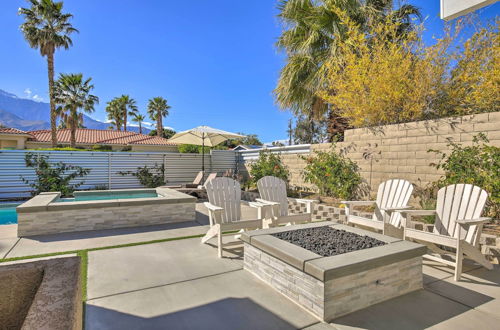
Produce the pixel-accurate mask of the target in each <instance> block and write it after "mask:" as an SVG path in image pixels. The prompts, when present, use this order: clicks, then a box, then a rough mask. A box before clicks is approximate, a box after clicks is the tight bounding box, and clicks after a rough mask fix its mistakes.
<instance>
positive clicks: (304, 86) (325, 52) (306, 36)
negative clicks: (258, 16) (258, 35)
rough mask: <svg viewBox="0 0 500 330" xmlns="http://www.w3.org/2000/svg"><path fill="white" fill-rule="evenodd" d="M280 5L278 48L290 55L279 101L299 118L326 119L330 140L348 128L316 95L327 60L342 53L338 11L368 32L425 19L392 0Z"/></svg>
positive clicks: (286, 1) (285, 0) (403, 29)
mask: <svg viewBox="0 0 500 330" xmlns="http://www.w3.org/2000/svg"><path fill="white" fill-rule="evenodd" d="M278 9H279V11H280V13H279V15H278V17H279V19H280V20H281V22H282V24H283V32H282V34H281V36H280V37H279V39H278V41H277V43H276V46H277V48H278V49H279V50H281V51H283V52H284V53H285V54H286V57H287V58H286V64H285V66H284V67H283V68H282V70H281V73H280V77H279V80H278V83H277V86H276V88H275V90H274V94H275V98H276V102H277V103H278V105H279V106H280V107H281V108H282V109H284V110H291V111H292V113H293V114H294V115H296V116H299V115H304V116H306V117H308V118H310V120H311V121H312V120H313V119H316V120H318V119H326V120H327V121H328V135H329V139H330V140H333V139H334V138H335V136H336V135H337V134H338V133H341V132H343V130H344V129H345V128H346V126H347V122H346V121H345V119H344V118H342V117H341V116H339V115H338V111H336V109H333V108H332V107H331V106H329V105H328V104H326V103H325V102H324V100H322V99H321V98H320V97H318V96H317V93H318V91H319V90H321V89H324V87H325V83H326V81H325V78H326V74H325V67H324V64H325V63H326V62H327V61H329V60H332V59H335V57H336V56H339V55H338V54H337V52H336V49H335V48H336V47H335V45H336V43H337V42H339V41H340V42H341V41H342V40H343V39H344V38H345V36H346V32H347V31H346V27H345V26H344V25H343V24H341V20H340V18H339V16H338V15H337V10H338V9H341V10H342V11H344V12H345V13H346V14H347V15H348V16H349V17H350V18H351V19H352V20H353V21H354V22H356V23H357V24H359V26H361V27H363V28H364V29H366V30H367V31H368V30H369V28H370V26H372V25H373V24H374V23H375V22H381V21H386V20H389V21H394V22H398V23H399V24H400V25H399V26H400V31H399V32H400V34H401V35H404V34H405V33H407V32H408V31H411V30H412V29H413V24H412V22H413V18H414V17H416V18H419V19H421V17H420V12H419V9H418V8H416V7H414V6H412V5H407V4H405V5H402V6H400V7H399V8H396V9H395V8H394V4H393V0H281V1H280V3H279V6H278ZM325 117H326V118H325Z"/></svg>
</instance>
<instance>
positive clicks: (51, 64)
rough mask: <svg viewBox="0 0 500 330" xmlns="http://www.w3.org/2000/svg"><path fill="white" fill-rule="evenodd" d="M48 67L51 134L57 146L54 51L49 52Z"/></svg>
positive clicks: (54, 144) (53, 143)
mask: <svg viewBox="0 0 500 330" xmlns="http://www.w3.org/2000/svg"><path fill="white" fill-rule="evenodd" d="M47 67H48V74H49V102H50V135H51V140H52V147H56V146H57V113H56V104H55V103H54V51H50V52H49V53H48V54H47Z"/></svg>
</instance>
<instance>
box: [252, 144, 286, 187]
mask: <svg viewBox="0 0 500 330" xmlns="http://www.w3.org/2000/svg"><path fill="white" fill-rule="evenodd" d="M268 175H269V176H275V177H277V178H280V179H283V180H284V181H285V182H288V177H289V176H290V172H289V171H288V167H287V166H286V165H284V164H283V162H282V161H281V155H280V154H277V153H272V152H270V151H261V152H260V154H259V158H258V159H257V161H256V162H255V163H253V164H251V165H250V180H251V182H252V184H256V183H257V181H259V179H261V178H263V177H265V176H268Z"/></svg>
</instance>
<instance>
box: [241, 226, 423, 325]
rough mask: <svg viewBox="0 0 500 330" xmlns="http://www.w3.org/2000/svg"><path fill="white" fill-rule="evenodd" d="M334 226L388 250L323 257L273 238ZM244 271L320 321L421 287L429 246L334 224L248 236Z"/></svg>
mask: <svg viewBox="0 0 500 330" xmlns="http://www.w3.org/2000/svg"><path fill="white" fill-rule="evenodd" d="M326 225H328V226H332V227H333V228H334V229H342V230H346V231H350V232H354V233H356V234H359V235H368V236H371V237H373V238H376V239H378V240H381V241H383V242H385V243H386V245H383V246H378V247H373V248H369V249H364V250H358V251H354V252H349V253H345V254H340V255H335V256H331V257H322V256H320V255H317V254H315V253H313V252H311V251H309V250H306V249H303V248H301V247H299V246H297V245H294V244H292V243H289V242H286V241H284V240H281V239H279V238H277V237H274V236H272V234H274V233H277V232H283V231H289V230H293V229H301V228H309V227H320V226H326ZM241 239H242V240H243V241H244V269H245V270H247V271H249V272H251V273H252V274H254V275H255V276H257V277H258V278H260V279H261V280H263V281H264V282H266V283H267V284H269V285H270V286H272V287H273V288H274V289H275V290H277V291H278V292H280V293H282V294H283V295H285V296H286V297H288V298H289V299H291V300H292V301H294V302H295V303H297V304H299V305H300V306H302V307H303V308H305V309H306V310H308V311H309V312H311V313H312V314H313V315H315V316H316V317H318V318H319V319H320V320H322V321H326V322H329V321H331V320H333V319H335V318H337V317H340V316H342V315H346V314H349V313H351V312H354V311H357V310H360V309H363V308H366V307H368V306H371V305H373V304H376V303H379V302H382V301H384V300H388V299H391V298H394V297H397V296H400V295H403V294H406V293H409V292H412V291H415V290H418V289H421V288H422V285H423V284H422V282H423V279H422V255H423V254H424V253H425V252H426V247H425V246H422V245H420V244H416V243H412V242H408V241H402V240H399V239H396V238H391V237H388V236H384V235H380V234H376V233H371V232H368V231H365V230H361V229H357V228H352V227H348V226H345V225H341V224H338V223H334V222H322V223H310V224H306V225H300V226H288V227H278V228H270V229H264V230H258V231H252V232H245V233H243V234H242V236H241Z"/></svg>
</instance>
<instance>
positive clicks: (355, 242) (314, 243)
mask: <svg viewBox="0 0 500 330" xmlns="http://www.w3.org/2000/svg"><path fill="white" fill-rule="evenodd" d="M272 236H274V237H277V238H279V239H282V240H284V241H287V242H289V243H292V244H295V245H298V246H300V247H302V248H304V249H306V250H309V251H311V252H314V253H316V254H319V255H320V256H323V257H330V256H334V255H337V254H343V253H347V252H352V251H358V250H363V249H369V248H372V247H376V246H382V245H385V243H384V242H382V241H379V240H378V239H375V238H372V237H369V236H361V235H358V234H355V233H351V232H348V231H345V230H339V229H333V228H332V227H328V226H325V227H316V228H305V229H296V230H290V231H285V232H281V233H276V234H272Z"/></svg>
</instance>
